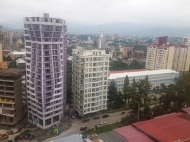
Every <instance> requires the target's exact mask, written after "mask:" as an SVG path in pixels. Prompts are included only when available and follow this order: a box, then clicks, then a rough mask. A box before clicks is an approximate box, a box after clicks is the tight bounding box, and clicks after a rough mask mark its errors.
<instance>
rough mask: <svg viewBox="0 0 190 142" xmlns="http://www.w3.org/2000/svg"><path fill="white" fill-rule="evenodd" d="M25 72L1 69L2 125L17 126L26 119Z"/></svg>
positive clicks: (0, 102)
mask: <svg viewBox="0 0 190 142" xmlns="http://www.w3.org/2000/svg"><path fill="white" fill-rule="evenodd" d="M23 72H25V71H23V70H19V69H0V124H6V125H15V124H16V123H18V122H19V121H20V120H21V119H22V118H23V117H24V113H25V112H24V106H23V101H22V74H23Z"/></svg>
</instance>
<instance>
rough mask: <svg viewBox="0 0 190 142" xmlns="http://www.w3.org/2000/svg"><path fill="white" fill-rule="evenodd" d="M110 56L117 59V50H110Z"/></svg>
mask: <svg viewBox="0 0 190 142" xmlns="http://www.w3.org/2000/svg"><path fill="white" fill-rule="evenodd" d="M110 54H111V57H112V58H116V57H117V52H116V51H115V49H111V50H110Z"/></svg>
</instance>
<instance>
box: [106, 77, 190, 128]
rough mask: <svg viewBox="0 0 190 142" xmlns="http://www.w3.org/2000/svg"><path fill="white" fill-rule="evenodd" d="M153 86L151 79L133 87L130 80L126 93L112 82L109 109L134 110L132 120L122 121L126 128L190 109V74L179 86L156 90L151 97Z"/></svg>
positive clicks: (134, 84) (177, 81)
mask: <svg viewBox="0 0 190 142" xmlns="http://www.w3.org/2000/svg"><path fill="white" fill-rule="evenodd" d="M150 89H151V84H150V82H149V80H148V76H146V77H145V78H144V79H142V80H140V81H139V82H136V81H135V79H133V82H132V83H131V85H130V83H129V79H128V76H126V78H125V81H124V86H123V91H122V92H121V91H117V88H116V83H115V82H114V81H113V80H112V81H111V82H110V85H109V87H108V104H109V106H108V108H109V109H113V108H114V109H118V108H124V109H125V108H128V109H131V110H132V112H131V113H132V114H131V115H130V116H127V117H124V118H122V120H121V122H122V123H123V124H125V125H128V124H131V123H134V122H137V121H141V120H148V119H151V118H153V117H156V116H160V115H164V114H168V113H172V112H179V111H181V109H182V108H184V107H188V106H190V74H189V73H184V74H182V75H181V76H180V77H179V78H178V79H175V84H170V85H169V86H167V87H166V86H165V85H164V84H161V86H158V87H156V89H154V90H153V92H152V93H150Z"/></svg>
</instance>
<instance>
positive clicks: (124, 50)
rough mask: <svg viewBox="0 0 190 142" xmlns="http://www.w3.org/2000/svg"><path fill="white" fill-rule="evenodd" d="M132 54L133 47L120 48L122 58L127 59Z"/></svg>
mask: <svg viewBox="0 0 190 142" xmlns="http://www.w3.org/2000/svg"><path fill="white" fill-rule="evenodd" d="M133 53H134V47H123V48H122V54H123V57H128V56H130V55H133Z"/></svg>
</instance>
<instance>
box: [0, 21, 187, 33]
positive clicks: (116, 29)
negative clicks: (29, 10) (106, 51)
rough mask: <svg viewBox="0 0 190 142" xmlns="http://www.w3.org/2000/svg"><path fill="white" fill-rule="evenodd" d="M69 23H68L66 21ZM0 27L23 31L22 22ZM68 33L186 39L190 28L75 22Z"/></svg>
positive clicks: (148, 24) (68, 25)
mask: <svg viewBox="0 0 190 142" xmlns="http://www.w3.org/2000/svg"><path fill="white" fill-rule="evenodd" d="M66 22H67V21H66ZM0 25H2V26H4V25H6V26H4V27H5V28H7V29H23V25H21V22H16V23H15V24H14V25H12V23H9V24H8V23H6V24H5V23H3V24H1V23H0ZM67 27H68V33H74V34H94V33H99V31H105V32H106V33H108V34H114V33H117V34H120V35H128V36H136V35H137V36H162V35H168V36H175V37H184V36H187V35H188V34H189V32H190V26H189V27H185V26H184V27H183V26H178V27H177V26H174V25H173V26H171V25H165V24H163V25H161V24H157V25H155V24H153V23H129V22H119V23H111V24H101V25H90V24H79V23H74V22H67Z"/></svg>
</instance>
